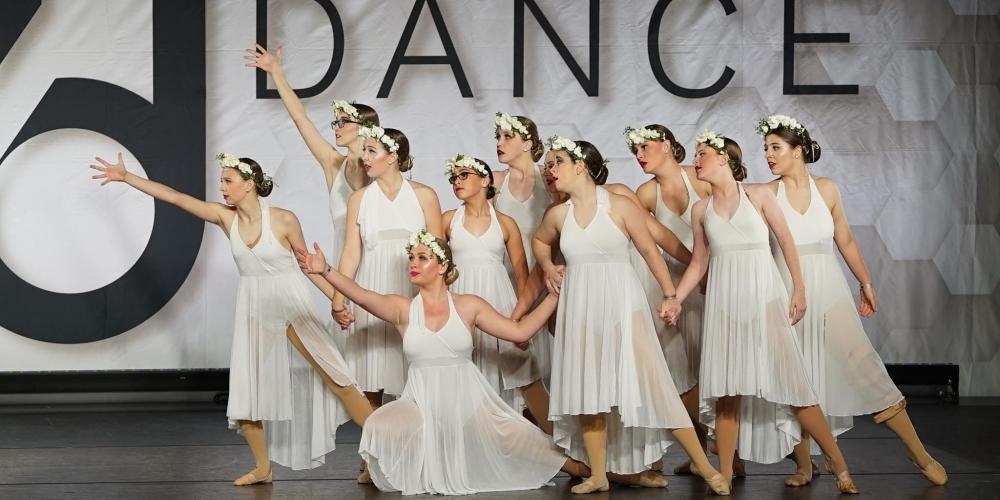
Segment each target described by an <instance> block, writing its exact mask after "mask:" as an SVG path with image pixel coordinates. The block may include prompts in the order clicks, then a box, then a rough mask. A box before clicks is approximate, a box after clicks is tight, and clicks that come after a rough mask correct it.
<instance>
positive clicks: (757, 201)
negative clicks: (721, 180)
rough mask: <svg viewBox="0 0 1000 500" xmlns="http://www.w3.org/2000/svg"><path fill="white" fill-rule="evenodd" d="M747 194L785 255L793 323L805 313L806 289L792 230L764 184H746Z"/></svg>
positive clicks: (772, 194) (790, 317) (789, 315)
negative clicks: (789, 283) (790, 285)
mask: <svg viewBox="0 0 1000 500" xmlns="http://www.w3.org/2000/svg"><path fill="white" fill-rule="evenodd" d="M747 196H748V197H749V198H750V201H752V202H753V203H754V205H757V206H759V207H760V211H761V214H762V215H763V216H764V220H765V221H767V225H768V226H770V228H771V232H773V233H774V237H775V238H777V240H778V246H780V247H781V253H783V254H784V255H785V264H786V265H787V266H788V273H789V274H791V276H792V297H791V302H790V303H789V305H788V319H790V320H791V321H792V324H793V325H794V324H796V323H798V322H799V320H801V319H802V317H803V316H805V314H806V291H805V287H804V286H803V284H802V268H801V266H800V265H799V251H798V249H797V248H795V239H794V238H793V237H792V231H791V230H790V229H788V223H787V222H786V221H785V214H784V213H782V212H781V207H779V206H778V199H777V198H776V197H775V196H774V193H772V192H771V190H770V189H768V188H767V186H766V185H754V186H748V187H747Z"/></svg>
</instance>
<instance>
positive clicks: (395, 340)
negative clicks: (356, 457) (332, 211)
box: [344, 180, 425, 395]
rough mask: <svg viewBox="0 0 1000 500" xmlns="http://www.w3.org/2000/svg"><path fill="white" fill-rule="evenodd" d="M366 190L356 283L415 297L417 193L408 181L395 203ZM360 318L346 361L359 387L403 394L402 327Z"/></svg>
mask: <svg viewBox="0 0 1000 500" xmlns="http://www.w3.org/2000/svg"><path fill="white" fill-rule="evenodd" d="M364 190H365V191H364V194H363V195H362V198H361V205H360V207H359V208H358V225H359V226H361V243H362V246H363V249H362V255H361V263H360V265H359V267H358V272H357V274H356V281H357V283H358V284H359V285H361V286H362V287H363V288H367V289H368V290H372V291H374V292H377V293H381V294H397V295H403V296H404V297H408V296H411V295H413V286H412V285H411V284H410V277H409V274H408V273H407V265H408V264H407V256H406V242H407V241H408V240H409V238H410V235H411V234H413V233H414V232H416V231H419V230H421V229H423V228H424V226H425V218H424V212H423V209H422V208H421V207H420V202H419V201H418V200H417V194H416V193H415V192H414V191H413V187H412V186H411V185H410V181H407V180H403V184H402V185H401V186H400V189H399V192H398V193H397V194H396V198H395V199H394V200H391V201H390V200H389V199H388V198H387V197H386V196H385V193H383V192H382V189H381V188H380V187H379V185H378V183H374V182H373V183H371V184H369V185H368V186H367V187H365V188H364ZM354 318H355V321H354V323H352V324H351V326H350V328H348V334H347V341H346V342H345V352H344V357H345V358H347V362H348V364H349V365H350V367H351V369H353V370H354V374H355V377H357V380H358V385H359V386H360V387H361V390H363V391H371V392H375V391H379V390H385V392H386V393H387V394H392V395H399V394H400V393H401V392H402V391H403V384H404V383H405V382H406V360H405V359H404V358H403V343H402V341H401V340H400V338H399V333H397V332H396V327H395V326H393V325H392V324H391V323H388V322H385V321H382V320H381V319H379V318H377V317H375V316H374V315H372V314H369V313H368V311H365V310H364V309H363V308H361V307H358V306H354Z"/></svg>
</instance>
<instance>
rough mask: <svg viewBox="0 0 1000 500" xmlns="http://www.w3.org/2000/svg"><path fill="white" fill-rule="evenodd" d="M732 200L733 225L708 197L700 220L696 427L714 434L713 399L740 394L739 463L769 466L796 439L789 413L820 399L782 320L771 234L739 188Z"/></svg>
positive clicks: (783, 299)
mask: <svg viewBox="0 0 1000 500" xmlns="http://www.w3.org/2000/svg"><path fill="white" fill-rule="evenodd" d="M739 193H740V201H739V205H738V207H737V209H736V211H735V212H734V213H733V216H732V218H730V219H729V220H726V219H723V218H722V217H721V216H720V215H719V214H717V213H716V212H715V203H714V202H715V200H714V198H709V201H708V208H707V209H706V210H705V217H704V219H703V224H704V227H705V236H706V238H707V240H708V248H709V261H708V293H707V295H706V297H705V320H704V321H705V331H704V335H703V337H702V350H701V372H700V374H699V386H698V387H699V393H700V400H701V404H700V406H701V408H700V412H701V421H702V423H704V424H705V425H707V426H708V427H709V428H710V429H711V430H712V432H713V433H714V429H715V402H716V400H717V399H718V398H720V397H722V396H733V395H742V396H743V398H741V405H740V434H739V440H738V443H737V449H738V452H739V456H740V457H741V458H743V459H746V460H751V461H754V462H759V463H775V462H778V461H780V460H783V459H784V458H785V456H786V455H788V454H789V453H791V451H792V448H793V447H794V446H795V445H796V444H797V443H798V442H799V441H800V440H801V428H800V427H799V423H798V420H797V419H796V418H795V415H794V413H793V412H792V408H791V407H792V406H797V407H801V406H812V405H815V404H817V403H819V399H818V398H817V397H816V392H815V391H814V390H813V388H812V385H811V384H810V382H809V374H808V373H807V372H806V367H805V362H804V361H803V360H802V353H801V352H800V351H799V345H798V341H797V340H796V335H795V329H794V328H793V327H792V325H791V323H790V322H789V320H788V301H789V299H788V292H787V291H785V286H784V283H782V282H781V275H780V274H778V267H777V266H776V265H774V259H773V258H772V257H771V247H770V245H769V240H768V238H769V236H768V235H769V234H770V230H769V228H768V226H767V224H766V223H765V222H764V219H763V218H762V217H761V215H760V214H759V213H758V212H757V209H756V208H754V206H753V204H752V203H751V202H750V200H749V199H748V198H747V195H746V192H745V191H744V190H743V185H742V184H741V185H740V186H739Z"/></svg>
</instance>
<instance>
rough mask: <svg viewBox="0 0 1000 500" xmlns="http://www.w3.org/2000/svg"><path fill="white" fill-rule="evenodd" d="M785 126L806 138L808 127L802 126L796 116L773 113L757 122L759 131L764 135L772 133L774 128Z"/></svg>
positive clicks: (784, 127)
mask: <svg viewBox="0 0 1000 500" xmlns="http://www.w3.org/2000/svg"><path fill="white" fill-rule="evenodd" d="M779 128H783V129H786V130H789V131H791V132H792V133H794V134H796V135H798V136H800V137H802V138H803V139H805V133H806V128H805V127H803V126H802V124H800V123H799V122H798V121H796V120H795V118H792V117H791V116H787V115H771V116H768V117H765V118H761V119H760V121H759V122H757V133H758V134H760V135H762V136H764V135H767V134H769V133H771V132H772V131H774V130H777V129H779Z"/></svg>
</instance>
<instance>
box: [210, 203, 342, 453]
mask: <svg viewBox="0 0 1000 500" xmlns="http://www.w3.org/2000/svg"><path fill="white" fill-rule="evenodd" d="M260 210H261V235H260V239H259V241H258V242H257V244H256V245H254V247H253V248H248V247H247V246H246V244H245V243H244V242H243V238H242V237H241V236H240V233H239V220H238V219H239V218H238V217H236V216H234V217H233V223H232V224H231V225H230V228H229V240H230V247H231V248H232V251H233V260H235V261H236V267H238V268H239V270H240V282H239V291H238V293H237V295H236V321H235V328H234V330H233V347H232V355H231V358H230V362H229V406H228V408H227V409H226V416H227V417H228V419H229V427H230V428H234V429H238V423H237V420H254V421H258V420H260V421H263V424H264V434H265V436H266V439H267V448H268V454H269V455H270V458H271V460H274V461H275V462H277V463H279V464H281V465H284V466H286V467H291V468H292V469H308V468H313V467H318V466H320V465H322V464H323V461H324V455H326V454H327V453H329V452H330V451H332V450H333V449H334V448H335V443H334V437H335V436H336V432H337V427H339V426H340V424H342V423H344V422H346V421H347V420H348V416H347V413H346V411H345V410H344V408H343V407H342V405H341V403H340V400H339V399H337V397H336V396H334V395H333V393H331V392H329V391H328V390H327V389H326V387H325V386H324V385H323V380H322V379H321V378H320V376H319V374H317V373H316V371H315V370H314V369H313V367H312V365H310V364H309V362H308V361H306V360H305V359H304V358H303V357H302V356H301V355H300V354H299V352H298V351H297V350H296V349H295V347H294V346H292V344H291V342H289V340H288V337H287V336H286V329H287V327H288V325H292V326H293V327H294V328H295V331H296V333H298V336H299V338H300V339H301V340H302V344H303V345H304V346H305V348H306V349H307V350H308V351H309V353H310V354H311V355H312V357H313V358H314V359H315V360H316V361H317V362H318V363H319V365H320V366H321V367H322V368H323V371H324V372H326V373H327V374H328V375H329V376H330V378H332V379H333V380H334V382H336V383H337V384H338V385H341V386H349V385H354V383H355V382H354V379H353V377H352V376H351V375H350V373H351V371H350V369H349V368H348V366H347V362H346V361H345V360H344V358H343V357H342V356H341V355H340V352H339V351H338V350H337V348H336V347H335V346H334V344H333V341H332V340H331V339H330V337H329V334H328V333H327V331H326V329H325V327H324V325H323V322H322V321H321V320H320V319H319V317H318V316H316V314H315V312H314V310H313V307H314V302H313V299H312V296H311V295H310V292H309V286H310V285H309V284H308V282H307V280H306V278H305V276H303V275H302V272H301V271H300V270H299V266H298V264H297V263H296V260H295V256H294V255H293V254H292V252H291V251H290V250H287V249H285V248H284V247H282V246H281V243H280V242H278V240H277V238H275V236H274V233H273V232H272V231H271V213H270V209H269V207H268V205H267V204H265V203H264V202H263V200H261V203H260Z"/></svg>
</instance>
